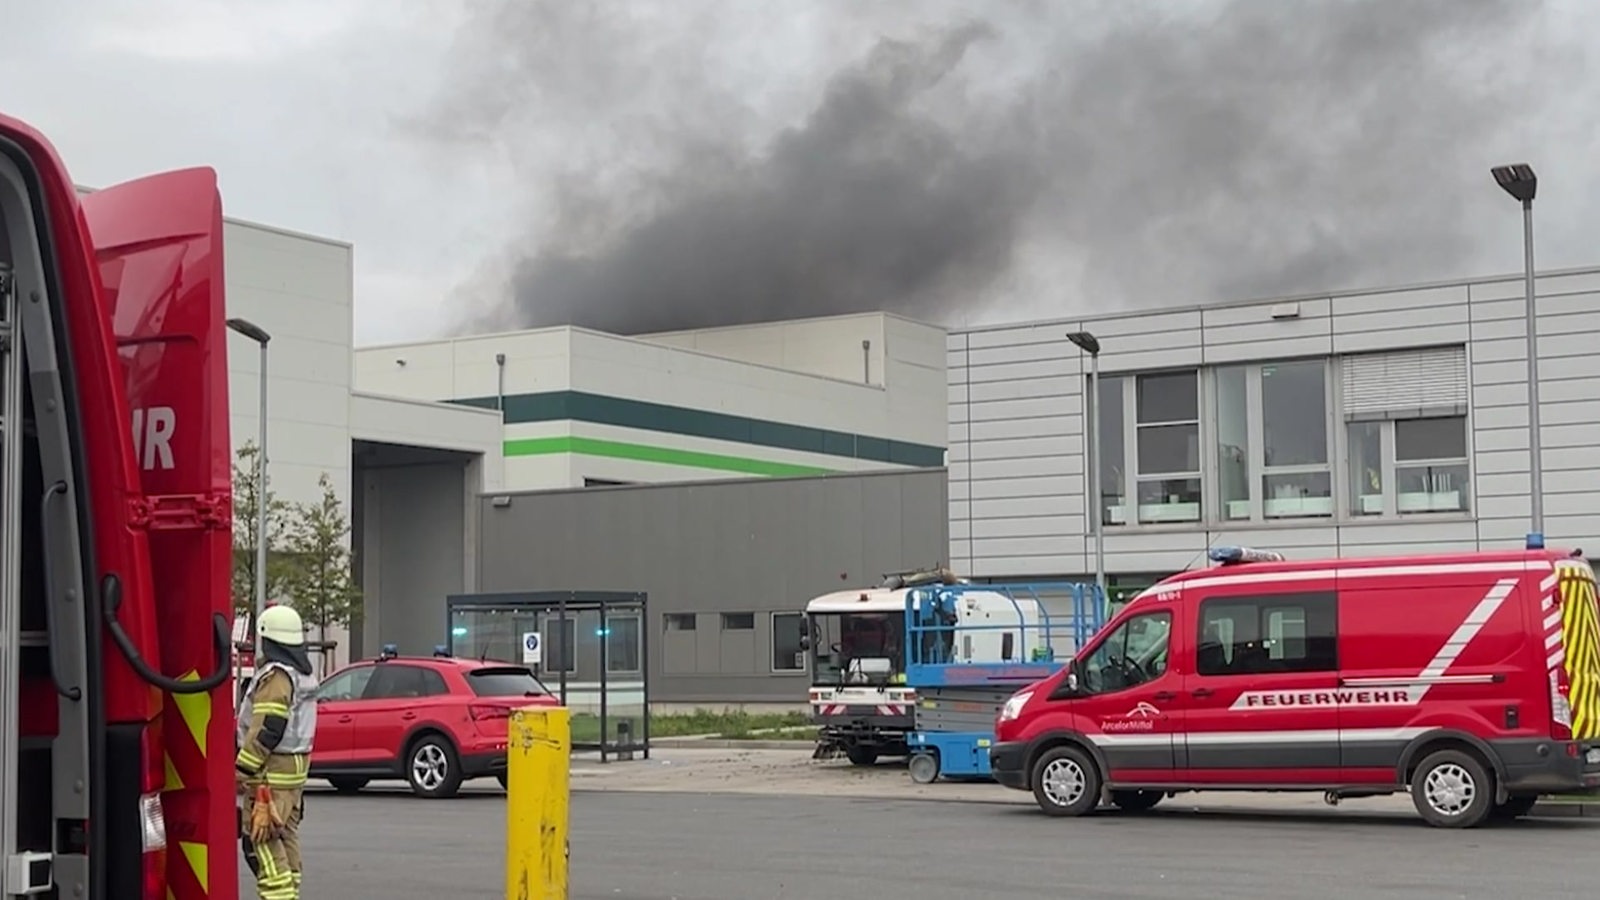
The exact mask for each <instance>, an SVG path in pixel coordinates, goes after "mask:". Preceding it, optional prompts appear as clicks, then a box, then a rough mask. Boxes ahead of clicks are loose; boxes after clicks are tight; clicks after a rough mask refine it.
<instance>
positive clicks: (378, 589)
mask: <svg viewBox="0 0 1600 900" xmlns="http://www.w3.org/2000/svg"><path fill="white" fill-rule="evenodd" d="M223 228H224V233H223V249H224V272H225V276H224V277H225V279H226V285H227V288H226V290H227V306H228V315H229V316H230V317H236V318H243V319H247V320H249V321H250V322H252V323H254V324H256V325H258V326H260V327H261V329H262V330H264V331H266V332H267V333H268V334H269V335H270V336H271V340H270V341H269V342H268V357H267V422H266V425H267V459H268V466H267V477H268V484H269V487H270V490H271V491H272V492H273V494H274V495H275V496H276V498H277V499H278V500H281V501H283V502H285V503H290V504H309V503H315V502H317V501H318V500H320V498H321V496H322V488H321V486H320V483H319V482H320V480H321V479H322V478H323V477H324V476H326V477H327V478H328V480H329V482H330V484H331V486H332V489H333V492H334V494H335V495H336V496H337V497H338V498H339V501H340V503H341V505H342V506H343V508H344V509H345V511H346V514H347V515H348V516H349V517H350V521H351V523H352V542H353V544H354V554H355V561H356V569H357V580H358V582H359V583H360V585H361V587H362V590H363V593H364V595H365V604H364V605H365V608H366V613H365V615H364V617H363V618H364V620H365V623H364V629H363V630H364V631H366V632H367V634H366V637H367V641H366V643H367V644H368V645H371V646H369V647H367V648H366V649H367V650H369V651H370V650H373V649H376V644H377V642H378V641H379V640H380V639H381V635H380V634H379V633H378V632H377V630H376V629H377V625H378V623H380V622H381V621H383V620H382V617H381V616H380V615H379V607H380V606H381V605H382V603H383V601H384V600H387V602H388V605H389V606H391V607H396V606H399V607H401V608H404V606H405V604H406V603H409V602H415V603H421V602H422V601H423V599H425V598H426V597H427V596H437V597H442V596H443V595H444V594H445V593H448V592H449V591H459V590H471V589H472V588H473V587H474V583H475V582H474V579H475V577H476V572H477V567H476V564H475V563H476V554H477V548H476V543H477V532H476V523H477V516H476V515H475V504H476V500H477V497H478V495H479V494H480V493H482V492H484V491H489V490H494V489H497V488H498V487H499V486H500V483H501V473H502V456H501V450H500V447H501V440H500V431H501V429H500V421H499V416H498V415H497V414H495V413H494V412H492V411H485V410H479V409H473V408H469V407H463V406H460V405H451V404H442V403H418V402H415V401H410V400H405V399H397V398H389V397H381V396H372V395H367V394H360V393H356V392H354V391H352V389H351V383H352V380H353V376H354V372H353V359H354V349H353V337H354V266H353V248H352V247H351V245H350V244H348V243H344V242H341V241H335V240H329V239H327V238H321V237H316V236H313V235H306V234H299V233H295V232H290V231H284V230H282V229H277V228H272V227H269V226H266V225H261V224H257V223H252V222H243V221H238V220H234V219H229V220H226V221H225V222H224V226H223ZM260 362H261V353H260V347H259V345H258V344H257V343H256V342H255V341H253V340H250V339H249V338H246V337H243V336H241V335H238V334H235V333H233V332H231V331H230V332H229V336H228V376H229V377H228V393H229V407H230V418H231V421H230V423H229V426H230V431H231V438H232V442H233V446H234V450H235V452H236V453H237V451H238V450H239V448H241V447H243V446H244V445H245V444H247V443H255V442H258V441H259V434H260V430H261V419H260V413H261V410H260V384H261V382H260V371H261V369H260ZM386 523H387V524H386ZM415 523H423V524H425V525H426V526H427V527H425V528H423V527H419V526H417V525H416V524H415ZM413 595H415V596H413ZM441 615H442V613H441ZM395 627H399V626H395ZM434 630H437V629H434ZM318 636H320V635H318ZM327 637H328V639H329V640H330V641H331V642H333V643H335V644H336V645H337V646H336V648H335V649H334V651H333V652H332V653H330V654H329V659H328V662H329V663H330V664H337V663H340V662H343V661H345V660H347V659H349V658H350V653H351V650H352V636H351V635H349V634H348V633H347V632H346V629H344V628H334V629H332V630H331V631H330V632H329V633H328V635H327ZM360 637H361V635H357V636H356V638H357V640H359V638H360ZM355 649H357V650H358V651H359V650H360V648H359V647H357V648H355Z"/></svg>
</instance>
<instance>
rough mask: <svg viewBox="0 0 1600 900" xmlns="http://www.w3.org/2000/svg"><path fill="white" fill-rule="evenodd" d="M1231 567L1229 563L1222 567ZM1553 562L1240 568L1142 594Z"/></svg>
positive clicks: (1541, 568) (1530, 567)
mask: <svg viewBox="0 0 1600 900" xmlns="http://www.w3.org/2000/svg"><path fill="white" fill-rule="evenodd" d="M1219 568H1223V569H1226V568H1229V567H1219ZM1550 568H1551V562H1550V561H1549V560H1547V559H1528V560H1505V561H1502V562H1479V563H1436V564H1428V565H1414V566H1349V567H1341V568H1324V569H1301V570H1298V571H1295V570H1290V571H1287V572H1265V571H1261V572H1251V571H1248V569H1246V570H1245V571H1236V572H1234V573H1232V574H1228V575H1208V576H1204V577H1201V578H1191V579H1185V580H1183V581H1172V582H1165V583H1163V584H1158V585H1156V586H1155V587H1152V588H1148V589H1146V590H1145V591H1144V592H1143V593H1141V594H1140V595H1139V596H1141V597H1143V596H1144V595H1145V594H1151V595H1154V594H1157V593H1168V592H1172V591H1176V590H1188V589H1189V588H1192V587H1221V586H1224V585H1233V584H1256V583H1259V582H1263V581H1268V582H1271V581H1323V580H1331V579H1338V580H1340V581H1344V580H1346V579H1350V578H1400V577H1405V576H1411V575H1464V574H1472V573H1482V574H1491V573H1502V572H1517V573H1522V572H1529V571H1535V572H1547V571H1549V570H1550Z"/></svg>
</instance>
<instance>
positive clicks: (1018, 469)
mask: <svg viewBox="0 0 1600 900" xmlns="http://www.w3.org/2000/svg"><path fill="white" fill-rule="evenodd" d="M1536 290H1537V295H1538V302H1537V310H1538V318H1537V331H1536V334H1537V336H1538V352H1537V356H1538V360H1539V385H1540V412H1541V417H1542V420H1543V421H1542V427H1541V429H1540V434H1541V439H1542V442H1543V453H1542V454H1541V459H1542V462H1543V468H1544V476H1543V482H1544V491H1543V496H1544V514H1545V525H1544V529H1545V532H1546V534H1547V536H1548V540H1549V542H1550V543H1551V545H1552V546H1556V545H1561V546H1571V547H1576V548H1583V549H1588V550H1591V551H1592V550H1593V549H1594V548H1595V547H1596V546H1600V467H1597V466H1596V465H1595V461H1596V453H1597V450H1596V445H1597V444H1600V360H1597V359H1596V357H1595V354H1594V350H1595V347H1596V346H1597V345H1600V269H1595V270H1576V271H1564V272H1558V273H1550V274H1547V275H1544V276H1541V277H1540V278H1538V279H1537V289H1536ZM1525 310H1526V305H1525V302H1524V282H1523V280H1522V279H1521V278H1520V277H1507V278H1491V279H1483V280H1478V281H1462V282H1454V283H1448V284H1436V285H1428V286H1422V287H1414V288H1404V289H1390V290H1373V291H1359V292H1350V293H1344V294H1339V295H1334V296H1330V295H1327V294H1322V295H1314V296H1305V297H1299V298H1290V299H1284V300H1276V301H1267V302H1252V303H1241V304H1229V305H1221V306H1213V307H1207V308H1203V309H1173V310H1159V311H1150V312H1143V313H1130V314H1119V315H1113V316H1103V317H1097V318H1093V319H1082V320H1063V321H1056V322H1043V323H1032V324H1026V325H1016V326H1006V327H993V328H982V329H973V330H968V331H963V332H958V333H952V334H951V335H950V336H949V342H948V347H949V369H948V371H949V380H950V389H949V399H950V424H949V449H950V529H951V531H950V540H951V558H952V562H953V564H954V565H955V566H956V567H957V568H958V569H959V570H962V571H967V572H970V573H972V574H973V575H974V576H977V577H981V578H1009V577H1038V576H1058V577H1059V576H1067V577H1080V576H1084V575H1086V574H1089V573H1092V572H1093V571H1094V564H1095V560H1094V550H1095V539H1094V531H1093V527H1092V517H1094V516H1095V515H1097V514H1098V516H1099V517H1100V520H1101V521H1102V522H1103V523H1104V528H1105V532H1104V542H1105V567H1106V571H1107V572H1108V573H1110V575H1111V581H1112V584H1113V586H1114V587H1115V586H1117V585H1119V584H1120V585H1122V586H1124V587H1126V588H1127V589H1130V590H1131V589H1133V588H1137V587H1140V586H1143V585H1144V584H1146V583H1148V582H1149V581H1151V580H1153V579H1155V578H1159V577H1162V576H1165V575H1167V574H1170V573H1172V572H1176V571H1180V570H1182V569H1185V568H1187V567H1190V566H1194V565H1197V564H1203V563H1204V553H1205V551H1206V550H1207V548H1208V547H1210V546H1214V545H1218V544H1243V545H1252V546H1260V547H1264V548H1270V549H1276V550H1280V551H1283V552H1285V553H1287V554H1290V555H1292V556H1295V557H1317V556H1337V555H1344V556H1350V555H1361V554H1397V553H1410V552H1425V551H1436V550H1437V551H1446V550H1463V549H1475V548H1484V549H1488V548H1511V547H1520V546H1522V545H1523V543H1524V540H1525V537H1526V534H1527V532H1528V531H1529V528H1530V506H1531V504H1530V500H1529V498H1530V477H1529V468H1530V466H1529V463H1530V455H1529V445H1530V442H1529V416H1528V400H1527V384H1528V377H1527V375H1528V369H1527V345H1526V330H1525ZM1079 331H1086V332H1089V333H1090V334H1092V335H1094V336H1095V337H1096V338H1097V339H1098V340H1099V342H1100V345H1101V355H1100V374H1101V383H1100V388H1099V390H1098V398H1099V401H1100V402H1099V404H1098V407H1099V409H1098V412H1095V404H1094V403H1093V402H1088V403H1086V402H1085V401H1086V399H1090V398H1087V397H1086V394H1087V392H1088V389H1087V384H1088V377H1087V376H1088V372H1089V369H1090V360H1089V359H1088V358H1087V357H1086V356H1084V354H1083V353H1082V352H1081V351H1080V350H1079V349H1078V348H1077V347H1076V346H1074V345H1073V344H1072V343H1070V342H1069V341H1068V340H1067V338H1066V335H1067V333H1068V332H1079ZM1089 415H1094V416H1096V419H1097V421H1098V422H1099V425H1100V428H1101V436H1102V437H1101V442H1102V453H1101V461H1100V465H1099V466H1098V467H1097V468H1098V469H1099V477H1100V482H1101V486H1102V493H1103V496H1104V503H1103V504H1102V507H1103V508H1102V509H1101V510H1099V511H1095V510H1092V509H1090V507H1089V503H1088V502H1087V498H1088V496H1089V495H1090V491H1089V481H1088V468H1087V466H1086V456H1087V453H1088V450H1089V445H1088V440H1087V436H1088V433H1089V431H1088V428H1087V427H1086V426H1087V422H1088V420H1087V416H1089ZM1113 593H1114V595H1115V593H1116V592H1115V591H1113Z"/></svg>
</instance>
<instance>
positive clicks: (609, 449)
mask: <svg viewBox="0 0 1600 900" xmlns="http://www.w3.org/2000/svg"><path fill="white" fill-rule="evenodd" d="M505 449H506V456H508V457H509V456H545V455H548V454H552V453H577V454H580V455H583V456H605V457H609V458H611V459H631V460H634V461H636V462H652V463H665V464H667V465H672V466H688V467H690V468H693V469H714V470H716V471H719V472H739V473H741V474H744V475H765V476H767V477H769V478H784V477H795V476H803V475H827V474H828V473H829V472H831V471H832V470H831V469H820V468H817V467H816V466H799V465H794V464H792V463H781V462H769V461H767V460H764V459H746V458H744V457H739V456H724V455H723V454H720V453H701V452H699V451H697V450H673V449H671V448H668V447H651V446H649V445H647V444H629V443H625V442H623V441H603V440H599V439H598V438H586V437H573V436H570V435H563V436H561V437H543V438H520V439H516V440H509V441H506V443H505Z"/></svg>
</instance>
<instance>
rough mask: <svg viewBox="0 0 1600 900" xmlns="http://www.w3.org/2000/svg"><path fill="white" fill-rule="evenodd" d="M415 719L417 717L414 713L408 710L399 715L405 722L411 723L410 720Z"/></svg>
mask: <svg viewBox="0 0 1600 900" xmlns="http://www.w3.org/2000/svg"><path fill="white" fill-rule="evenodd" d="M416 717H417V714H416V713H414V712H411V711H410V710H407V711H405V712H403V713H401V714H400V718H402V719H405V720H406V721H407V722H409V721H411V720H412V719H415V718H416Z"/></svg>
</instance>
